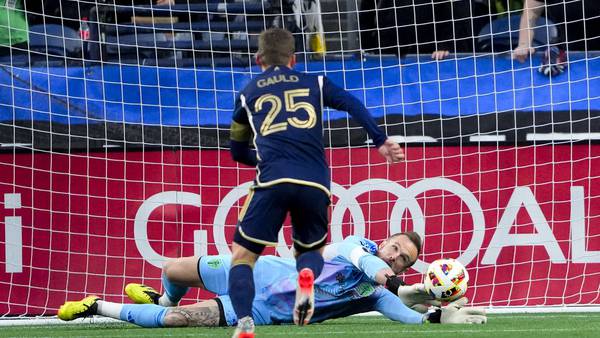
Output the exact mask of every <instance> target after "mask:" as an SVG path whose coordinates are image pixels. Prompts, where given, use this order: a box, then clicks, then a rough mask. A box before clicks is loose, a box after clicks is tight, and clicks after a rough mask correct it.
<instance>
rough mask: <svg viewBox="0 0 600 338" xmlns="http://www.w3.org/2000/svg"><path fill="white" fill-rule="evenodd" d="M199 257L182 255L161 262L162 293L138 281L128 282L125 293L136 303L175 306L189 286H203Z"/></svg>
mask: <svg viewBox="0 0 600 338" xmlns="http://www.w3.org/2000/svg"><path fill="white" fill-rule="evenodd" d="M198 260H199V257H195V256H192V257H182V258H175V259H169V260H168V261H166V262H165V263H164V264H163V269H162V276H161V279H162V285H163V288H164V290H165V293H164V294H162V295H161V294H160V293H158V291H156V290H155V289H154V288H152V287H150V286H146V285H143V284H138V283H130V284H127V286H126V287H125V293H126V294H127V296H129V298H130V299H131V300H132V301H134V302H135V303H137V304H158V305H162V306H176V305H177V304H179V301H180V300H181V298H183V296H185V294H186V293H187V292H188V290H189V288H190V287H200V288H204V285H203V284H202V280H201V279H200V276H199V274H198V269H197V267H198Z"/></svg>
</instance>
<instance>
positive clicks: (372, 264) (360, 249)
mask: <svg viewBox="0 0 600 338" xmlns="http://www.w3.org/2000/svg"><path fill="white" fill-rule="evenodd" d="M361 241H368V240H366V239H365V238H362V237H359V236H348V237H346V238H345V239H344V240H343V241H342V242H338V243H334V244H330V245H328V246H327V248H326V250H325V255H324V257H325V259H331V258H333V257H335V256H341V257H343V258H344V259H345V260H346V261H348V262H350V263H352V265H354V266H355V267H356V268H358V269H359V270H360V271H362V272H364V273H365V275H367V276H368V277H369V278H370V279H371V280H372V281H374V282H376V283H377V284H380V285H384V286H386V287H389V286H390V285H388V284H389V283H390V278H388V276H395V275H396V274H395V273H394V271H393V270H392V269H391V268H390V266H389V265H387V263H386V262H384V261H383V260H382V259H381V258H379V257H377V256H376V255H374V254H372V253H371V252H368V251H367V249H365V247H364V246H363V243H362V242H361ZM369 242H370V241H369ZM370 243H372V242H370ZM373 245H374V244H373ZM374 249H375V250H376V247H375V248H374ZM398 279H399V277H398ZM399 280H400V279H399ZM398 285H401V284H398ZM397 289H398V287H395V288H394V287H393V286H392V292H394V293H396V290H397Z"/></svg>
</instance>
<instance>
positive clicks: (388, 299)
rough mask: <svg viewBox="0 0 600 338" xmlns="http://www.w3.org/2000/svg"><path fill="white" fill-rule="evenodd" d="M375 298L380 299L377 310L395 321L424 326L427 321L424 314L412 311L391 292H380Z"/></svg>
mask: <svg viewBox="0 0 600 338" xmlns="http://www.w3.org/2000/svg"><path fill="white" fill-rule="evenodd" d="M374 296H375V297H378V298H377V302H376V303H375V310H376V311H379V312H380V313H381V314H382V315H384V316H386V317H387V318H389V319H391V320H393V321H396V322H402V323H404V324H422V323H423V322H424V321H425V320H426V318H425V316H424V315H423V314H421V313H419V312H417V311H414V310H412V309H410V308H409V307H408V306H406V305H405V304H404V303H403V302H402V300H401V299H400V298H398V297H395V296H394V295H393V294H392V293H391V292H387V291H385V290H378V291H377V293H376V294H375V295H374ZM424 318H425V319H424Z"/></svg>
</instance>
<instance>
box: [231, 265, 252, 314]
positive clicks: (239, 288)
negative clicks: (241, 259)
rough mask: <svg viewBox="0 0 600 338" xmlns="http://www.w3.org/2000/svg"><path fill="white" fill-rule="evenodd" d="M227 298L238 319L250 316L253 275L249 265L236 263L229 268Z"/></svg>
mask: <svg viewBox="0 0 600 338" xmlns="http://www.w3.org/2000/svg"><path fill="white" fill-rule="evenodd" d="M229 298H230V299H231V305H233V310H234V311H235V314H236V316H237V317H238V320H239V319H242V318H244V317H246V316H250V317H252V302H253V301H254V276H253V275H252V268H251V267H250V265H247V264H238V265H234V266H232V267H231V270H229Z"/></svg>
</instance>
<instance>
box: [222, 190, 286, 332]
mask: <svg viewBox="0 0 600 338" xmlns="http://www.w3.org/2000/svg"><path fill="white" fill-rule="evenodd" d="M285 200H286V196H285V189H282V188H281V187H280V185H275V186H272V187H268V188H254V187H253V188H251V190H250V194H248V197H247V198H246V202H245V204H244V207H243V209H242V211H241V212H240V216H239V222H238V226H237V228H236V232H235V235H234V239H233V245H232V248H231V249H232V259H231V269H230V271H229V282H228V287H229V297H230V298H231V304H232V306H233V309H234V311H235V314H236V316H237V318H238V323H237V328H236V331H235V333H234V337H244V336H246V337H253V335H254V321H253V319H252V302H253V301H254V296H255V288H254V276H253V271H252V270H253V268H254V263H255V262H256V260H257V259H258V257H259V255H260V254H261V253H262V251H263V250H264V248H265V246H266V245H270V246H274V245H277V235H278V232H279V229H280V228H281V225H282V223H283V221H284V219H285V215H286V213H287V208H286V206H285V205H284V204H283V202H284V201H285Z"/></svg>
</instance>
